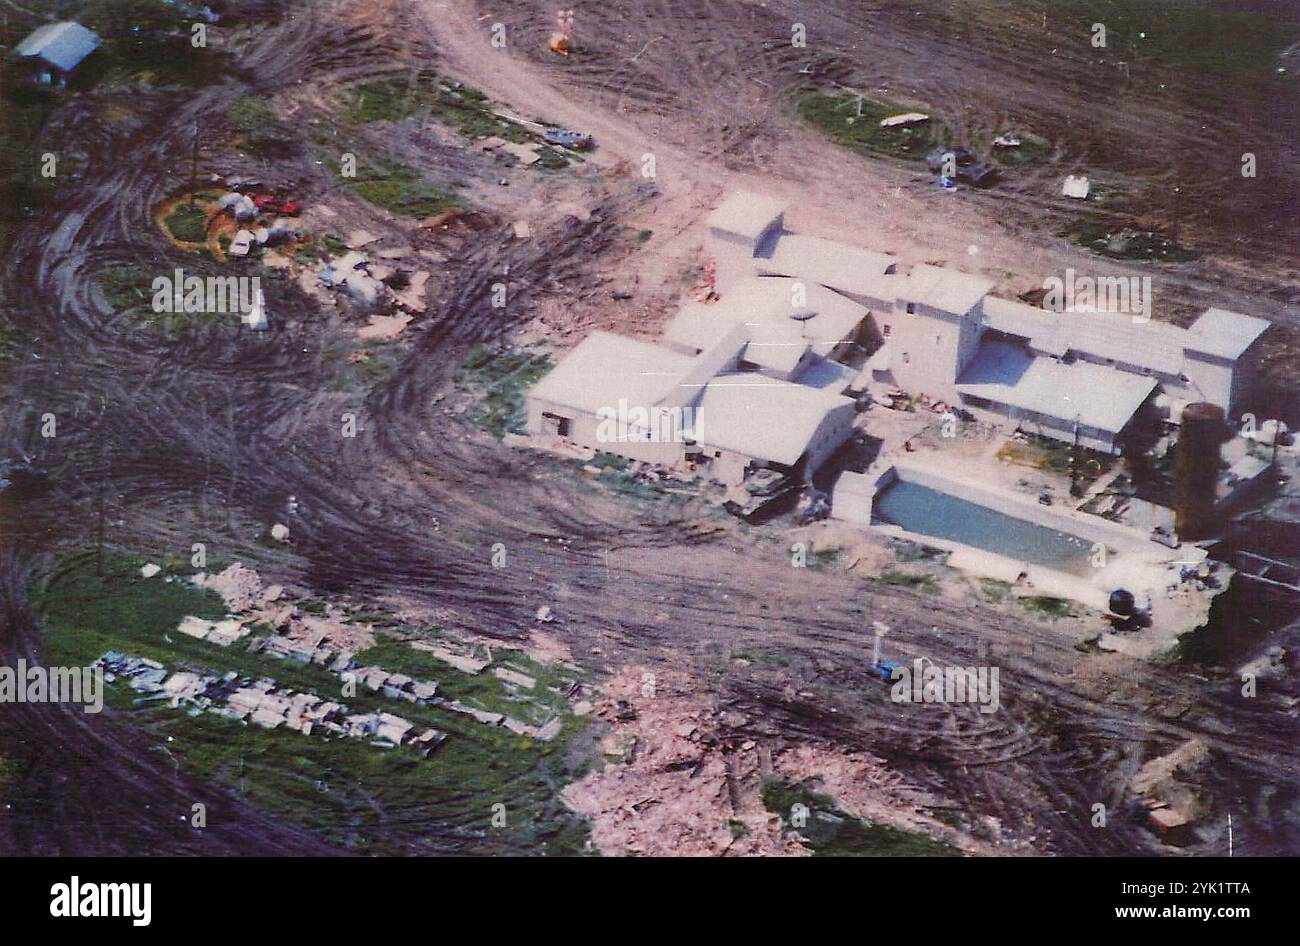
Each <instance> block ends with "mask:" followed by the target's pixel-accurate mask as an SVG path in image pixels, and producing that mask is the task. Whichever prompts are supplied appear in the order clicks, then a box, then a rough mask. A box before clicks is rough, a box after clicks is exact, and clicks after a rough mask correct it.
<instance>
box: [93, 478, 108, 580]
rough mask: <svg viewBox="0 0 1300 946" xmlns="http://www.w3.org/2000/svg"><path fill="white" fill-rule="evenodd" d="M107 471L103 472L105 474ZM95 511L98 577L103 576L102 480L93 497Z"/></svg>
mask: <svg viewBox="0 0 1300 946" xmlns="http://www.w3.org/2000/svg"><path fill="white" fill-rule="evenodd" d="M107 475H108V471H107V470H105V471H104V472H103V476H107ZM95 507H96V511H97V512H98V514H99V529H98V532H99V541H98V543H97V547H96V549H95V574H96V575H97V576H98V577H99V578H103V577H104V480H103V479H102V478H101V479H100V481H99V492H98V495H97V496H96V499H95Z"/></svg>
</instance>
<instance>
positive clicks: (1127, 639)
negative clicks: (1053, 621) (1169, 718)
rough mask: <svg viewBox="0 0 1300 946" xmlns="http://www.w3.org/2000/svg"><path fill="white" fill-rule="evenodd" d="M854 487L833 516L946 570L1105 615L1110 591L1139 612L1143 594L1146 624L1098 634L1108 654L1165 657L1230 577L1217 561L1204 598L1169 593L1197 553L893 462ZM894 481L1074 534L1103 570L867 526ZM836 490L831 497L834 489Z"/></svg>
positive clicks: (860, 477)
mask: <svg viewBox="0 0 1300 946" xmlns="http://www.w3.org/2000/svg"><path fill="white" fill-rule="evenodd" d="M972 474H973V475H977V471H972ZM855 481H856V482H855V485H854V486H853V487H852V489H851V491H850V495H851V500H852V502H851V503H849V504H846V505H848V506H850V507H851V510H852V512H846V511H845V510H841V509H838V508H837V507H838V505H839V504H838V503H836V504H834V505H833V507H832V515H833V516H834V517H835V518H838V519H841V520H844V521H849V522H853V523H855V524H857V525H859V526H864V527H866V528H868V529H869V530H871V531H873V532H876V533H877V534H883V535H887V536H890V537H892V538H896V539H901V540H905V541H909V542H914V543H917V544H920V545H927V546H931V547H933V548H939V549H943V550H944V551H946V552H948V553H949V559H948V565H949V567H952V568H954V569H957V570H959V571H962V572H966V573H968V574H972V575H976V576H979V577H985V578H992V579H995V580H999V581H1006V582H1008V583H1009V584H1010V585H1011V586H1012V587H1011V593H1012V594H1013V595H1015V596H1016V597H1026V596H1032V595H1048V596H1052V597H1059V598H1064V599H1067V600H1069V601H1073V602H1076V603H1079V604H1082V605H1085V606H1086V607H1089V608H1091V609H1093V610H1095V611H1098V612H1101V613H1103V614H1104V613H1106V612H1107V611H1108V610H1109V598H1110V592H1111V591H1112V590H1114V589H1115V588H1116V587H1125V588H1127V589H1128V590H1129V591H1132V592H1133V593H1134V595H1135V597H1137V599H1138V605H1139V607H1141V606H1143V605H1144V604H1145V601H1146V598H1147V596H1150V598H1151V600H1152V602H1153V609H1152V618H1153V626H1152V627H1150V628H1146V629H1144V630H1142V631H1138V632H1126V633H1124V634H1118V633H1114V632H1110V631H1106V630H1100V631H1099V634H1100V640H1099V645H1100V646H1101V647H1102V648H1103V649H1107V650H1118V651H1122V652H1124V653H1128V654H1130V655H1132V656H1136V657H1142V658H1149V657H1154V656H1160V655H1162V654H1166V653H1168V652H1169V651H1171V650H1172V649H1173V648H1175V647H1176V646H1177V644H1178V638H1180V637H1181V636H1182V635H1183V634H1186V633H1188V632H1190V631H1193V630H1195V629H1196V628H1198V627H1201V626H1202V625H1204V624H1205V623H1206V621H1207V620H1208V618H1209V609H1210V604H1211V603H1212V601H1213V599H1214V597H1215V596H1216V595H1217V594H1218V593H1220V592H1222V591H1223V590H1226V588H1227V584H1228V580H1229V579H1230V578H1231V575H1232V569H1230V568H1228V567H1227V566H1224V565H1222V563H1218V564H1217V567H1218V568H1220V569H1221V571H1220V572H1219V575H1220V577H1221V578H1222V579H1223V580H1222V583H1221V585H1220V587H1219V588H1218V589H1217V590H1212V589H1207V591H1206V592H1205V593H1197V594H1194V595H1193V594H1186V593H1183V592H1182V591H1178V592H1174V591H1171V586H1174V585H1178V584H1180V581H1179V573H1180V570H1181V569H1182V568H1184V567H1191V566H1196V567H1200V566H1201V564H1202V563H1204V562H1205V561H1206V559H1207V558H1208V555H1207V553H1206V551H1205V550H1204V549H1202V548H1199V547H1197V546H1193V545H1186V544H1184V545H1181V546H1179V547H1178V548H1173V549H1171V548H1168V547H1167V546H1164V545H1161V544H1159V543H1156V542H1154V541H1152V540H1151V539H1150V537H1149V536H1148V535H1147V534H1146V533H1145V532H1143V531H1140V530H1137V529H1133V528H1131V527H1129V526H1124V525H1120V524H1118V523H1114V522H1110V521H1108V520H1105V519H1100V518H1098V517H1097V516H1094V515H1092V514H1090V513H1084V512H1079V511H1078V510H1075V509H1070V508H1065V507H1056V506H1043V505H1041V504H1039V503H1037V502H1036V501H1035V500H1032V499H1029V498H1027V497H1024V496H1021V495H1018V494H1014V493H1009V492H1002V491H996V490H991V489H988V488H987V487H983V486H979V485H974V484H972V483H971V482H969V481H961V480H956V479H952V478H950V477H949V476H945V475H944V474H943V473H940V472H936V471H935V470H933V469H931V468H922V467H920V466H919V465H916V464H912V463H907V462H900V461H898V460H895V461H894V462H892V463H890V465H889V466H888V467H887V468H886V469H883V470H878V471H877V470H871V471H869V472H868V473H866V474H855ZM898 481H903V482H911V483H914V484H916V485H919V486H924V487H927V488H929V489H932V490H935V491H938V492H942V493H945V494H947V495H950V496H952V497H954V498H956V499H959V500H963V501H965V502H968V503H972V504H975V505H978V506H982V507H985V508H987V509H989V510H992V511H993V512H996V513H1000V514H1002V515H1004V516H1008V517H1011V518H1015V519H1019V520H1022V521H1024V522H1028V523H1030V524H1034V525H1040V526H1043V527H1046V528H1049V529H1054V530H1057V531H1060V532H1064V533H1067V534H1070V535H1074V536H1076V537H1078V538H1079V539H1081V540H1083V541H1085V542H1090V543H1096V542H1100V543H1102V544H1104V545H1105V546H1106V548H1107V550H1108V559H1107V564H1106V565H1105V566H1104V567H1101V568H1098V569H1097V573H1096V575H1094V576H1092V577H1090V578H1086V579H1085V578H1081V577H1078V576H1075V575H1071V574H1068V573H1066V572H1063V571H1058V570H1056V569H1053V568H1050V567H1046V566H1042V565H1036V564H1034V563H1030V562H1022V561H1018V560H1016V559H1014V558H1011V557H1008V556H1006V555H1002V554H999V553H997V552H993V551H990V550H987V549H983V548H979V547H976V546H972V545H967V544H964V543H962V542H958V541H953V540H949V539H944V538H938V537H935V536H931V535H927V534H924V533H919V532H912V531H910V530H908V529H905V528H903V527H901V526H898V525H895V524H893V523H885V522H879V521H874V517H873V515H872V513H873V510H874V503H875V497H876V496H877V495H878V494H879V493H881V492H882V491H883V490H885V489H887V488H888V487H889V486H891V485H893V484H894V483H895V482H898ZM836 492H837V497H836V498H837V499H838V495H839V490H838V488H837V491H836ZM864 513H865V516H864V515H863V514H864ZM1211 591H1212V593H1210V592H1211Z"/></svg>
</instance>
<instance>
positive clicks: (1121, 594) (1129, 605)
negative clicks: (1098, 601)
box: [1110, 588, 1136, 618]
mask: <svg viewBox="0 0 1300 946" xmlns="http://www.w3.org/2000/svg"><path fill="white" fill-rule="evenodd" d="M1135 609H1136V603H1135V602H1134V600H1133V592H1131V591H1126V590H1125V589H1123V588H1116V589H1115V590H1114V591H1112V592H1111V593H1110V611H1111V613H1112V614H1118V615H1119V616H1120V617H1125V618H1126V617H1131V616H1132V614H1133V612H1134V610H1135Z"/></svg>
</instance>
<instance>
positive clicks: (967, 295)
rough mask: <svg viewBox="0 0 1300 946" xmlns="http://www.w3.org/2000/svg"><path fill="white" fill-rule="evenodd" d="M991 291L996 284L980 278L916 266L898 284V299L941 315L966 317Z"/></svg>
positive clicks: (952, 271)
mask: <svg viewBox="0 0 1300 946" xmlns="http://www.w3.org/2000/svg"><path fill="white" fill-rule="evenodd" d="M992 288H993V283H992V282H990V281H989V280H987V279H984V278H983V277H981V276H971V275H970V274H968V273H963V272H959V271H958V270H955V269H943V268H941V267H939V266H927V265H924V264H923V265H920V266H913V267H912V271H911V272H910V273H908V274H907V278H906V279H904V280H902V281H901V282H900V283H899V285H898V298H900V299H904V300H906V301H907V302H919V303H921V304H923V305H928V306H930V307H932V308H935V309H938V310H940V311H941V312H952V313H955V314H957V315H965V314H966V313H967V312H969V311H970V310H971V309H973V308H975V306H976V305H977V304H978V303H979V301H980V300H981V299H982V298H984V296H985V295H987V294H988V291H989V290H990V289H992Z"/></svg>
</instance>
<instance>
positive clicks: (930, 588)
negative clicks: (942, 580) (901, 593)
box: [879, 571, 939, 594]
mask: <svg viewBox="0 0 1300 946" xmlns="http://www.w3.org/2000/svg"><path fill="white" fill-rule="evenodd" d="M879 580H880V581H882V582H884V583H885V584H886V585H893V586H894V587H896V588H911V589H912V590H913V591H924V592H926V593H928V594H937V593H938V591H939V580H938V579H937V578H935V577H934V576H933V575H927V574H924V573H922V572H900V571H887V572H881V574H880V579H879Z"/></svg>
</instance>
